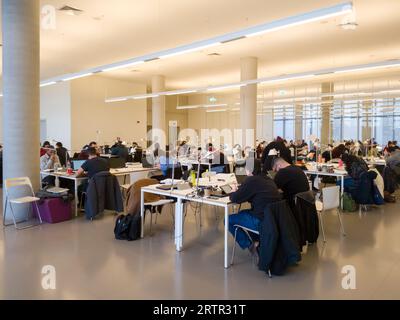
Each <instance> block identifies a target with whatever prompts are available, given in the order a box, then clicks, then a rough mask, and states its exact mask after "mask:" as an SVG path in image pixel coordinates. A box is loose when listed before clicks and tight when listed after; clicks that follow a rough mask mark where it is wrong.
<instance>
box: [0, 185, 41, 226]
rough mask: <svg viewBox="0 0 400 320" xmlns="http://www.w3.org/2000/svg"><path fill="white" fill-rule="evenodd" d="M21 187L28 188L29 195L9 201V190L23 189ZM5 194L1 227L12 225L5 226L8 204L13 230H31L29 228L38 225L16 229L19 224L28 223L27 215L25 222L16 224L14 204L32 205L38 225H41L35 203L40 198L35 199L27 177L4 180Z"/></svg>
mask: <svg viewBox="0 0 400 320" xmlns="http://www.w3.org/2000/svg"><path fill="white" fill-rule="evenodd" d="M23 186H28V187H29V189H30V191H31V194H30V195H27V196H24V197H18V198H13V199H11V198H10V195H9V190H10V189H11V188H17V187H23ZM5 192H6V204H5V209H4V214H3V226H4V227H7V226H10V225H12V224H6V216H7V207H8V204H10V209H11V214H12V217H13V222H14V223H13V224H14V227H15V229H17V230H23V229H27V228H31V227H36V226H37V225H38V224H31V225H28V226H24V227H18V224H19V223H21V222H25V221H28V219H29V213H28V215H27V218H26V220H24V221H20V222H17V219H16V217H15V213H14V208H13V206H12V205H13V204H14V205H15V204H32V203H34V204H35V206H36V210H37V213H38V217H39V224H42V223H43V221H42V217H41V216H40V211H39V207H38V204H37V201H39V200H40V198H37V197H35V193H34V191H33V187H32V183H31V180H30V179H29V178H28V177H22V178H11V179H6V180H5ZM30 208H31V207H30Z"/></svg>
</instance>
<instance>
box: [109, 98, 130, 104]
mask: <svg viewBox="0 0 400 320" xmlns="http://www.w3.org/2000/svg"><path fill="white" fill-rule="evenodd" d="M120 101H128V98H125V97H121V98H111V99H106V103H110V102H120Z"/></svg>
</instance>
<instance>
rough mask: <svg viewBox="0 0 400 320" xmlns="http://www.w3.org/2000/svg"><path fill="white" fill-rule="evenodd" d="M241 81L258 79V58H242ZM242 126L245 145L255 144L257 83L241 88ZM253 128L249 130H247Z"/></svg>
mask: <svg viewBox="0 0 400 320" xmlns="http://www.w3.org/2000/svg"><path fill="white" fill-rule="evenodd" d="M240 70H241V73H240V78H241V81H244V80H252V79H257V58H255V57H246V58H242V59H240ZM240 127H241V129H242V137H243V146H246V145H248V146H254V145H255V142H256V132H257V130H256V129H257V128H256V127H257V85H256V84H252V85H247V86H245V87H242V88H240ZM249 129H250V130H253V131H252V132H251V131H247V130H249Z"/></svg>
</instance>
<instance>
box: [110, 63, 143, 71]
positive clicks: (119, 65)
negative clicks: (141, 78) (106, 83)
mask: <svg viewBox="0 0 400 320" xmlns="http://www.w3.org/2000/svg"><path fill="white" fill-rule="evenodd" d="M142 63H144V61H135V62H127V63H122V64H118V65H114V66H111V67H108V68H104V69H103V70H102V71H103V72H107V71H113V70H117V69H122V68H128V67H133V66H137V65H138V64H142Z"/></svg>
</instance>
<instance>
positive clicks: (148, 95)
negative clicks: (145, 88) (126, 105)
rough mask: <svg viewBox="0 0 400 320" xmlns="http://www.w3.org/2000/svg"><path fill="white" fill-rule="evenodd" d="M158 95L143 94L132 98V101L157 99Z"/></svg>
mask: <svg viewBox="0 0 400 320" xmlns="http://www.w3.org/2000/svg"><path fill="white" fill-rule="evenodd" d="M159 96H160V95H159V94H158V93H154V94H145V95H142V96H134V97H133V99H134V100H140V99H148V98H157V97H159Z"/></svg>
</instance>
